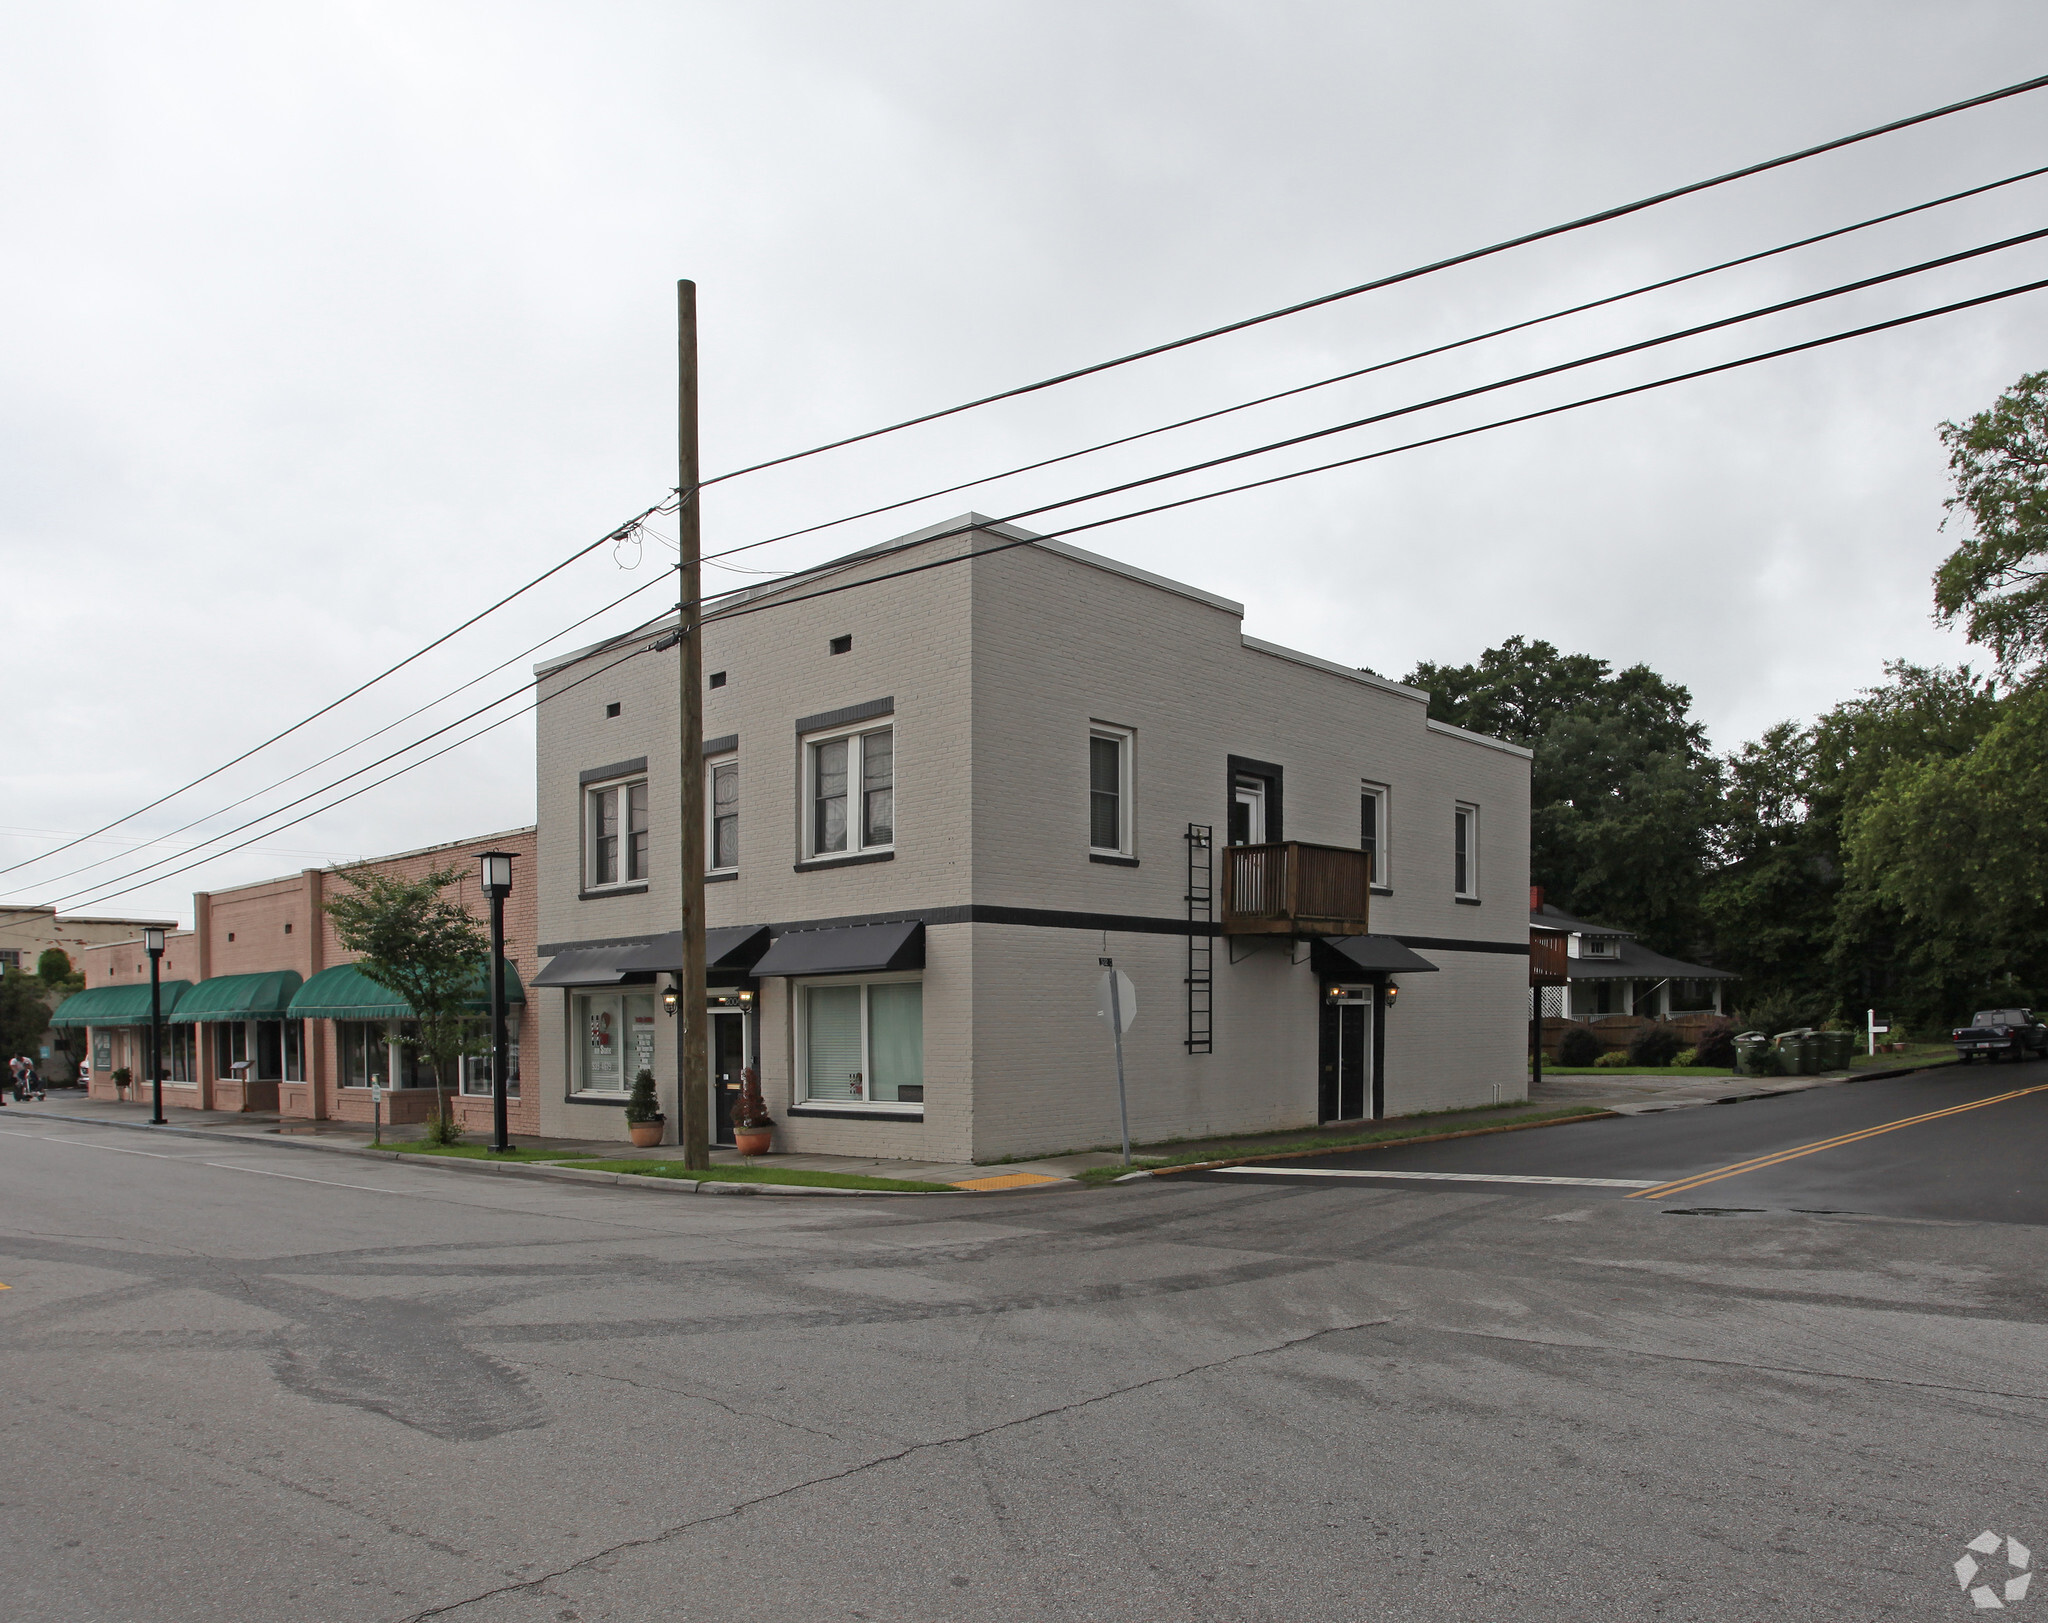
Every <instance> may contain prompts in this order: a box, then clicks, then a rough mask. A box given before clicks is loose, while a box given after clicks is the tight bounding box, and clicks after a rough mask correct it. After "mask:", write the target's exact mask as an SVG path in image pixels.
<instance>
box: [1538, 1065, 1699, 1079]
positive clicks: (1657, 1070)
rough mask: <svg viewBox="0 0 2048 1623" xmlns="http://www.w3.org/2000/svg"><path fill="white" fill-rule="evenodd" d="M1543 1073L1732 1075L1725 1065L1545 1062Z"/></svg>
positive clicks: (1549, 1075)
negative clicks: (1553, 1063)
mask: <svg viewBox="0 0 2048 1623" xmlns="http://www.w3.org/2000/svg"><path fill="white" fill-rule="evenodd" d="M1543 1074H1544V1075H1545V1076H1546V1077H1551V1076H1733V1075H1734V1074H1735V1073H1734V1072H1733V1071H1731V1070H1729V1069H1728V1067H1727V1066H1725V1065H1552V1064H1549V1063H1548V1062H1545V1064H1544V1067H1543Z"/></svg>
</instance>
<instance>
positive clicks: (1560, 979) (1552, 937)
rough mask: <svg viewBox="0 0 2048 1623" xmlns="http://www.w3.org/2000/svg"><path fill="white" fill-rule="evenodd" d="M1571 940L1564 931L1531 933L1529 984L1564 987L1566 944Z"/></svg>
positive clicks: (1566, 977)
mask: <svg viewBox="0 0 2048 1623" xmlns="http://www.w3.org/2000/svg"><path fill="white" fill-rule="evenodd" d="M1570 940H1571V937H1570V936H1568V935H1566V934H1565V933H1564V932H1563V931H1562V930H1531V931H1530V932H1529V984H1530V985H1531V986H1563V985H1564V984H1565V982H1566V980H1567V979H1568V978H1569V977H1568V976H1567V974H1566V965H1567V960H1566V958H1565V944H1566V943H1567V942H1569V941H1570Z"/></svg>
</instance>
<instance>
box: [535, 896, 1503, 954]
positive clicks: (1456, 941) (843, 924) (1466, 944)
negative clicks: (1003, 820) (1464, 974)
mask: <svg viewBox="0 0 2048 1623" xmlns="http://www.w3.org/2000/svg"><path fill="white" fill-rule="evenodd" d="M912 920H915V921H917V922H919V923H921V924H924V925H926V926H928V927H929V926H933V925H941V924H1013V925H1021V926H1023V927H1025V928H1027V929H1039V930H1096V931H1102V930H1113V931H1115V932H1116V933H1117V934H1118V935H1180V936H1184V935H1212V936H1215V935H1221V934H1222V933H1223V927H1222V926H1221V925H1220V924H1213V923H1211V924H1204V925H1191V924H1190V923H1189V922H1188V921H1187V920H1186V919H1162V918H1153V917H1149V916H1147V915H1145V914H1138V913H1063V912H1059V911H1057V910H1056V909H1053V908H1046V907H998V906H994V905H992V904H989V903H986V902H977V903H971V904H969V905H968V906H965V907H907V908H903V909H901V910H899V911H897V912H894V913H854V914H849V915H847V916H845V917H843V918H834V919H797V920H793V921H791V922H789V923H786V924H771V925H769V926H768V928H769V929H770V930H771V931H773V932H774V933H775V934H776V935H778V936H780V935H786V934H787V933H788V932H789V931H791V930H838V929H846V928H849V927H851V926H853V925H857V924H896V923H905V922H909V921H912ZM651 939H652V935H651V934H650V935H647V936H626V937H618V936H612V937H608V938H606V939H604V940H601V941H557V942H551V943H544V944H543V945H542V946H541V948H540V956H541V957H543V958H552V957H553V956H554V955H555V954H556V953H558V952H582V951H588V950H589V949H591V948H593V947H616V946H623V945H626V944H628V943H631V942H637V941H644V940H651ZM1394 939H1395V940H1396V941H1398V942H1400V943H1401V945H1402V946H1404V947H1411V948H1413V949H1414V950H1416V951H1417V952H1494V953H1506V954H1509V955H1510V956H1512V957H1516V958H1526V957H1528V956H1529V943H1528V942H1527V941H1526V940H1524V941H1474V940H1470V939H1468V938H1464V937H1459V936H1435V935H1397V936H1395V937H1394Z"/></svg>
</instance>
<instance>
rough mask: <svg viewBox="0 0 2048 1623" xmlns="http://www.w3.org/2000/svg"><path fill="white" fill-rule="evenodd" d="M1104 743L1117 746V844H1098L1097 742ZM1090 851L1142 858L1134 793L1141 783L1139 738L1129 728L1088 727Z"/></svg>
mask: <svg viewBox="0 0 2048 1623" xmlns="http://www.w3.org/2000/svg"><path fill="white" fill-rule="evenodd" d="M1098 738H1099V739H1103V740H1105V741H1107V742H1109V743H1112V744H1114V745H1116V760H1117V785H1116V810H1117V822H1116V834H1117V838H1116V844H1114V845H1097V844H1096V843H1095V741H1096V740H1097V739H1098ZM1088 746H1089V748H1088V849H1089V850H1090V851H1094V852H1100V853H1101V854H1102V855H1103V856H1106V857H1135V856H1136V855H1137V854H1138V835H1137V828H1136V823H1137V818H1136V817H1135V816H1134V815H1133V813H1134V811H1135V810H1136V807H1135V804H1134V802H1135V798H1136V797H1135V796H1134V795H1133V794H1132V789H1133V788H1134V786H1135V785H1136V783H1137V776H1138V774H1137V746H1138V735H1137V734H1136V733H1135V732H1134V731H1132V730H1131V729H1130V728H1129V727H1119V726H1117V725H1116V724H1115V723H1113V722H1107V721H1092V722H1090V723H1089V724H1088Z"/></svg>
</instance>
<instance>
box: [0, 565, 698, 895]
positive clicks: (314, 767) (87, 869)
mask: <svg viewBox="0 0 2048 1623" xmlns="http://www.w3.org/2000/svg"><path fill="white" fill-rule="evenodd" d="M667 579H668V577H667V575H666V574H665V573H657V574H656V575H655V576H654V577H653V578H652V579H650V580H644V581H642V582H641V583H640V584H639V585H638V586H635V587H634V588H633V589H632V590H631V591H630V592H626V593H624V594H622V595H621V596H618V597H615V598H613V599H612V600H611V601H610V602H609V603H606V604H604V605H603V606H602V607H599V608H595V609H592V610H591V611H590V613H588V614H586V615H584V616H583V617H582V618H581V619H580V620H572V621H570V622H569V624H567V625H566V626H563V627H562V628H561V630H559V631H553V632H550V633H549V634H548V635H547V636H545V637H543V638H541V640H540V641H539V642H537V643H534V644H533V645H532V646H531V647H528V648H523V649H521V650H520V651H519V652H518V653H516V654H514V655H512V656H511V657H510V658H509V659H504V660H501V661H499V662H498V663H497V664H496V665H493V666H492V667H491V668H490V669H489V670H487V671H484V672H483V673H482V674H480V675H477V676H473V677H471V678H470V679H469V680H468V681H467V682H463V683H460V684H459V685H457V686H455V687H452V688H450V689H449V690H448V691H447V692H446V693H443V694H441V695H440V696H439V697H438V698H433V699H429V700H428V701H427V702H426V703H425V704H423V705H420V706H419V707H418V708H417V709H414V710H409V711H407V712H406V713H405V714H404V715H402V716H400V717H399V718H398V719H397V720H396V721H390V722H386V723H385V724H384V725H383V726H382V727H379V728H377V729H376V730H375V731H374V732H370V733H365V734H364V735H363V736H362V737H361V738H357V739H354V740H352V741H351V742H349V743H347V744H344V745H343V746H342V747H341V748H340V749H338V750H335V751H333V752H332V753H330V754H327V755H323V756H322V757H321V758H320V759H319V760H317V761H314V762H313V763H312V764H311V765H308V766H302V767H300V768H299V769H298V771H296V772H288V773H286V774H285V775H284V776H283V777H281V778H278V779H275V780H274V781H272V782H270V783H266V784H264V785H263V786H262V787H261V788H260V789H252V790H251V791H250V792H249V793H248V794H246V795H243V796H242V797H241V799H239V800H231V801H229V802H228V803H227V804H226V805H225V806H216V807H214V808H213V809H212V810H211V811H208V812H205V813H202V814H201V815H200V816H198V817H195V818H193V819H192V821H191V822H189V823H185V824H182V825H181V826H179V827H177V828H174V829H172V830H171V831H170V832H169V833H167V834H162V835H159V836H157V837H156V838H155V839H153V840H144V841H142V842H140V844H141V845H145V846H147V845H167V844H169V843H170V842H171V841H172V840H175V839H176V838H177V837H178V836H179V835H181V834H189V833H190V832H191V831H192V830H193V829H195V828H197V827H199V826H200V825H201V824H202V823H207V822H211V821H212V820H213V819H214V818H216V817H224V816H226V815H227V813H229V812H231V811H235V810H237V809H239V808H240V807H243V806H246V805H248V804H249V802H250V801H252V800H260V799H261V798H262V797H263V796H265V795H267V794H270V793H272V792H273V791H275V790H278V789H282V788H283V787H284V786H285V785H286V784H288V783H295V782H297V781H298V780H299V779H300V778H303V777H304V776H306V774H307V773H309V772H317V771H319V770H320V768H322V767H323V766H326V765H328V764H329V763H330V762H333V761H338V760H340V759H341V757H342V756H344V755H347V754H349V753H351V752H352V751H354V750H359V749H361V748H362V747H363V746H364V745H365V744H368V743H370V742H372V741H373V740H375V739H379V738H382V737H383V736H384V735H385V734H386V733H389V732H393V731H395V730H397V729H398V728H400V727H402V726H404V725H405V724H406V723H407V722H408V721H411V720H413V719H414V718H416V717H418V716H422V715H424V714H426V712H427V711H429V710H432V709H433V708H435V706H437V705H442V704H446V703H447V702H448V701H449V700H450V699H452V698H454V697H455V696H456V694H458V693H466V692H468V691H469V689H471V688H473V687H475V686H476V685H477V684H478V683H479V682H484V681H488V680H489V679H490V678H491V677H493V676H496V675H497V674H498V672H500V671H502V670H504V669H505V667H506V666H508V665H516V664H517V663H518V662H519V661H520V660H522V659H525V658H527V657H528V656H529V655H532V654H535V653H537V652H539V651H540V650H541V649H543V648H545V647H547V645H548V644H549V643H551V642H554V641H556V640H557V639H558V638H562V637H566V636H567V635H568V634H569V633H570V632H572V631H574V630H575V629H576V628H577V627H578V626H582V625H588V624H589V623H590V622H591V621H592V620H595V619H597V618H598V616H600V615H603V614H609V613H610V612H611V611H612V610H613V609H615V608H618V607H619V606H620V605H621V604H622V603H626V602H629V601H631V600H632V599H633V598H636V597H638V596H639V595H640V594H641V593H642V592H648V591H652V590H653V589H654V588H655V587H657V586H661V585H665V584H666V583H667ZM627 635H629V636H630V635H631V633H630V632H629V633H627ZM520 691H522V692H523V691H524V689H523V688H522V689H521V690H520ZM507 697H510V695H507ZM498 702H499V703H503V702H504V701H503V700H502V699H501V700H499V701H498ZM486 708H488V707H486ZM465 719H467V718H465ZM429 736H432V735H429ZM419 742H422V743H423V742H425V740H424V739H423V740H420V741H419ZM401 753H403V752H401ZM387 759H388V757H387ZM375 764H376V763H374V762H373V763H372V766H374V765H375ZM365 770H368V769H367V768H366V769H365ZM341 781H343V782H346V781H347V780H346V779H343V780H341ZM279 809H280V810H281V809H282V808H279ZM247 826H249V825H247V824H244V825H243V827H247ZM228 832H229V833H233V832H235V831H234V830H232V829H231V830H229V831H228ZM226 837H227V836H226V835H225V834H221V835H215V836H214V838H216V839H225V838H226ZM86 838H90V836H87V837H86ZM74 843H79V842H74ZM205 843H207V842H206V841H201V842H200V844H202V845H203V844H205ZM189 849H191V850H197V849H198V846H193V847H190V848H189ZM44 854H45V855H49V854H51V853H48V852H46V853H44ZM126 854H127V853H125V852H116V853H114V854H113V855H110V856H104V857H95V858H93V860H92V861H90V862H86V863H81V864H80V865H79V866H78V867H76V868H69V869H66V870H65V871H64V872H63V873H60V874H53V875H51V876H50V877H48V878H47V879H43V880H40V881H38V883H39V884H40V885H42V886H44V887H49V886H53V885H61V884H62V883H63V882H64V881H65V880H67V879H75V878H76V877H77V876H78V875H80V874H82V873H91V872H92V870H93V869H95V868H104V867H106V866H107V865H108V864H109V863H113V862H119V861H120V860H121V858H122V857H123V856H124V855H126ZM182 854H183V853H182V852H181V853H177V854H176V855H182ZM31 860H36V859H33V858H32V859H31ZM163 860H164V861H166V862H169V861H173V860H175V857H166V858H164V859H163ZM138 871H140V870H138ZM97 883H100V882H96V884H97ZM84 888H85V889H88V890H90V889H93V888H95V886H91V885H89V886H86V887H84ZM73 894H76V893H73Z"/></svg>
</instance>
